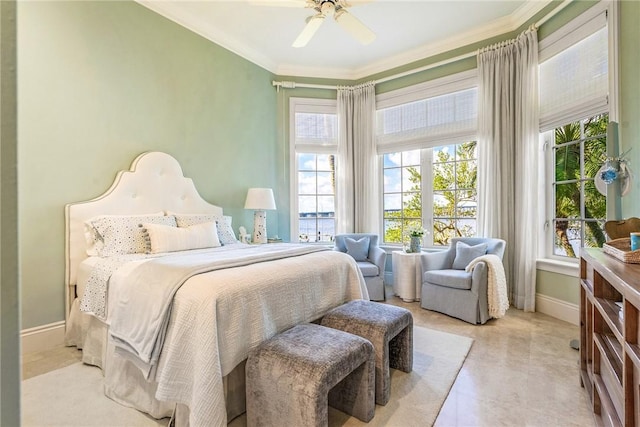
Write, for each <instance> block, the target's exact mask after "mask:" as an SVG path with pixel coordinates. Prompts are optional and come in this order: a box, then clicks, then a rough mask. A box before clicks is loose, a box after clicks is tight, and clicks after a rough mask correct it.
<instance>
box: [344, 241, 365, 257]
mask: <svg viewBox="0 0 640 427" xmlns="http://www.w3.org/2000/svg"><path fill="white" fill-rule="evenodd" d="M344 244H345V246H346V247H347V254H349V255H351V256H352V257H353V259H355V260H356V261H366V260H367V256H368V255H369V237H362V238H360V239H358V240H355V239H352V238H350V237H347V238H345V239H344Z"/></svg>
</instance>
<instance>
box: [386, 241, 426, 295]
mask: <svg viewBox="0 0 640 427" xmlns="http://www.w3.org/2000/svg"><path fill="white" fill-rule="evenodd" d="M421 254H422V253H421V252H415V253H407V252H405V251H393V252H392V253H391V256H392V268H393V293H394V294H396V295H397V296H399V297H400V298H402V300H403V301H405V302H412V301H420V294H421V293H422V267H421V265H420V255H421Z"/></svg>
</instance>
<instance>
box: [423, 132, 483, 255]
mask: <svg viewBox="0 0 640 427" xmlns="http://www.w3.org/2000/svg"><path fill="white" fill-rule="evenodd" d="M477 146H478V144H477V143H476V142H475V141H471V142H465V143H463V144H458V145H447V146H443V147H435V148H434V149H433V231H432V237H433V242H432V243H433V244H434V245H443V246H446V245H449V241H450V239H451V238H452V237H471V236H475V235H476V216H477V207H478V193H477V191H476V178H477V171H478V167H477V166H478V165H477V162H476V159H477V157H478V156H477Z"/></svg>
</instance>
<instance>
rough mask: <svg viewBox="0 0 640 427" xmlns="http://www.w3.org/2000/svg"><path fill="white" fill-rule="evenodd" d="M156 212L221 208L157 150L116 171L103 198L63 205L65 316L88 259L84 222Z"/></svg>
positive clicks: (181, 211) (215, 210) (220, 210)
mask: <svg viewBox="0 0 640 427" xmlns="http://www.w3.org/2000/svg"><path fill="white" fill-rule="evenodd" d="M159 211H165V212H166V211H172V212H176V213H213V214H218V215H222V208H221V207H219V206H215V205H212V204H210V203H208V202H207V201H205V200H204V199H203V198H202V197H200V194H198V191H197V190H196V188H195V186H194V185H193V181H192V180H191V179H190V178H186V177H185V176H184V175H183V172H182V168H181V167H180V164H179V163H178V161H177V160H176V159H174V158H173V157H171V156H170V155H169V154H166V153H161V152H158V151H152V152H147V153H143V154H141V155H139V156H138V157H137V158H136V159H135V160H134V161H133V163H132V165H131V169H130V170H129V171H120V172H118V174H117V176H116V179H115V181H114V182H113V184H112V185H111V188H109V189H108V190H107V191H106V192H105V193H104V194H103V195H102V196H100V197H97V198H95V199H92V200H89V201H86V202H78V203H71V204H68V205H66V206H65V234H66V238H65V246H66V251H65V254H66V255H65V258H66V266H65V267H66V268H65V272H66V274H65V275H66V278H65V289H66V291H65V292H66V313H67V315H68V313H69V310H70V307H71V303H72V302H73V299H74V298H75V285H76V275H77V270H78V265H79V264H80V263H81V262H82V261H83V260H84V259H85V258H87V252H86V250H87V243H86V239H85V235H84V233H85V229H84V223H85V221H87V220H89V219H91V218H93V217H95V216H97V215H140V214H148V213H155V212H159Z"/></svg>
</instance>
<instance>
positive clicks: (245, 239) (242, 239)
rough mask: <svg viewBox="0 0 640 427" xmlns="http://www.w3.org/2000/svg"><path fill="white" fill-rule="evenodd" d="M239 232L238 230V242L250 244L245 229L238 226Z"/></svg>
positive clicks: (248, 235)
mask: <svg viewBox="0 0 640 427" xmlns="http://www.w3.org/2000/svg"><path fill="white" fill-rule="evenodd" d="M239 230H240V234H239V236H238V237H240V242H242V243H251V235H250V234H249V233H247V229H246V228H244V227H242V226H240V228H239Z"/></svg>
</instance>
